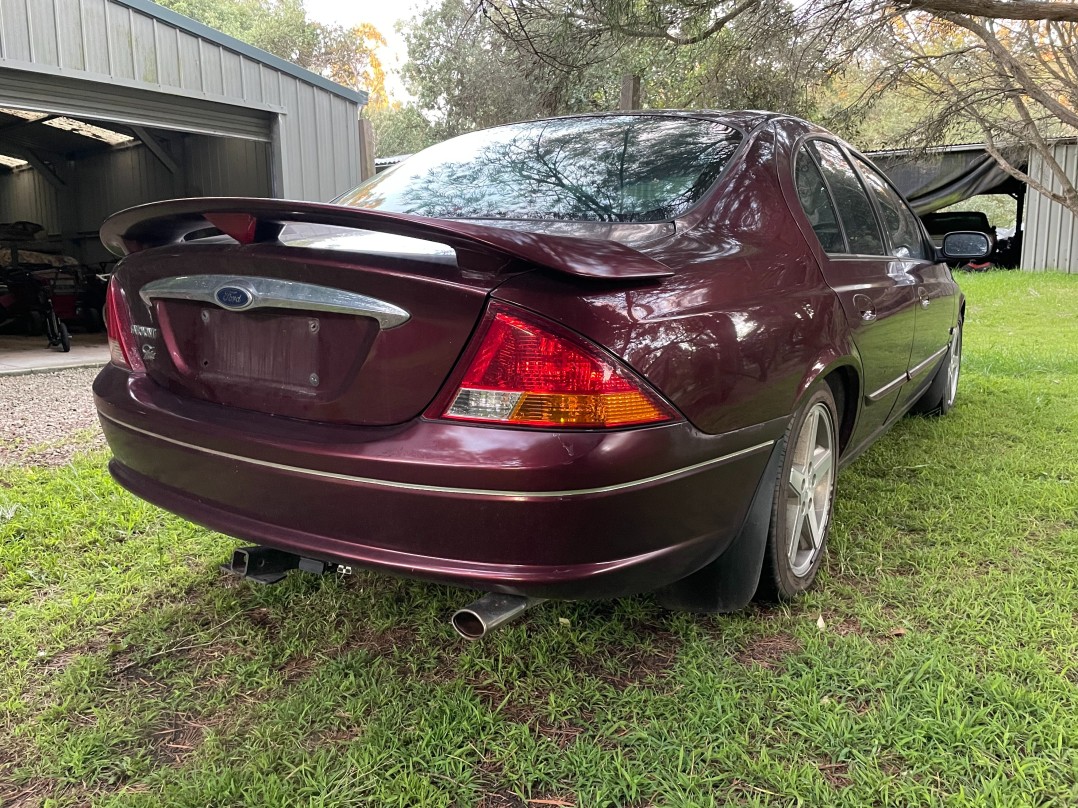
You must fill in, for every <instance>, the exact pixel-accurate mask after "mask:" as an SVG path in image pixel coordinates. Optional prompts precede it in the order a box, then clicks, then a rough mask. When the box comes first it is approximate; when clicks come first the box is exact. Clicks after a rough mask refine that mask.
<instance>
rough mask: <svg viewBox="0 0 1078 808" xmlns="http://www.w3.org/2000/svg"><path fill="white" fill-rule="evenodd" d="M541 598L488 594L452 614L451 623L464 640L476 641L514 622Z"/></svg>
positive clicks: (540, 601) (541, 600) (541, 599)
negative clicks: (511, 621)
mask: <svg viewBox="0 0 1078 808" xmlns="http://www.w3.org/2000/svg"><path fill="white" fill-rule="evenodd" d="M543 600H544V599H543V598H526V597H523V596H522V595H502V594H500V593H498V592H489V593H487V594H486V595H483V597H481V598H479V600H477V601H474V602H472V603H469V604H468V605H467V606H465V607H464V608H463V609H457V611H456V612H454V613H453V617H452V620H451V622H452V623H453V628H454V629H456V631H457V634H459V635H460V636H462V637H463V638H464V639H466V640H478V639H479V638H481V637H485V636H486V635H487V634H489V633H490V632H492V631H494V630H495V629H496V628H500V627H501V626H504V625H505V624H506V623H508V622H509V621H510V620H515V619H516V618H518V617H520V615H522V614H524V612H526V611H527V610H528V609H530V608H531V607H532V606H536V605H538V604H540V603H542V602H543Z"/></svg>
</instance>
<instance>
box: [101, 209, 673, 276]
mask: <svg viewBox="0 0 1078 808" xmlns="http://www.w3.org/2000/svg"><path fill="white" fill-rule="evenodd" d="M291 222H295V223H305V224H321V225H331V226H334V227H349V228H354V229H356V230H372V231H377V232H379V233H389V234H392V235H398V236H408V237H411V238H418V239H424V240H427V241H434V242H438V243H440V244H445V245H446V246H449V247H452V248H453V249H454V250H455V251H456V252H457V254H458V257H459V256H461V254H466V255H469V256H470V257H471V259H472V261H471V262H474V261H475V260H476V259H479V265H480V266H483V267H486V268H491V269H493V268H494V267H492V266H491V264H492V261H496V262H497V263H498V268H500V266H501V265H504V264H505V263H506V261H508V260H509V259H513V258H517V259H521V260H523V261H528V262H531V263H534V264H538V265H540V266H543V267H547V268H549V269H553V270H557V271H559V272H564V273H566V274H569V275H575V276H578V277H584V278H605V279H609V280H636V279H643V278H665V277H668V276H670V275H673V274H674V273H673V271H672V270H671V269H670V267H668V266H666V264H663V263H661V262H659V261H657V260H655V259H654V258H649V257H648V256H647V255H644V254H643V253H641V252H639V251H637V250H634V249H633V248H632V247H628V246H626V245H624V244H621V243H619V242H616V241H607V240H602V239H589V238H574V237H571V236H553V235H547V234H544V233H528V232H524V231H521V230H510V229H508V228H503V227H491V226H489V225H480V224H472V223H470V222H463V221H457V220H455V219H430V218H427V217H424V216H411V215H408V214H404V213H386V212H384V211H379V210H367V209H364V208H348V207H343V206H340V205H326V204H321V203H317V202H295V201H291V200H284V199H244V198H238V197H237V198H230V197H216V198H215V197H206V198H198V199H175V200H171V201H168V202H152V203H150V204H148V205H139V206H138V207H135V208H128V209H127V210H124V211H121V212H119V213H117V214H115V215H113V216H110V217H109V218H108V219H106V220H105V223H104V224H103V225H102V226H101V241H102V243H103V244H104V245H105V246H106V247H107V248H108V249H109V250H110V251H111V252H113V253H114V254H116V255H118V256H123V255H128V254H130V253H134V252H139V251H140V250H147V249H150V248H151V247H160V246H163V245H167V244H175V243H177V242H180V241H181V240H183V238H184V237H185V236H186V235H188V234H189V233H194V232H197V231H199V230H205V229H207V228H211V227H212V228H217V229H218V230H220V231H222V232H223V233H225V234H227V235H229V236H231V237H232V238H234V239H236V240H237V241H239V242H240V243H241V244H254V243H265V242H269V243H272V242H275V241H277V238H278V236H279V235H280V233H281V230H282V229H284V226H285V225H286V224H289V223H291ZM471 262H469V263H471Z"/></svg>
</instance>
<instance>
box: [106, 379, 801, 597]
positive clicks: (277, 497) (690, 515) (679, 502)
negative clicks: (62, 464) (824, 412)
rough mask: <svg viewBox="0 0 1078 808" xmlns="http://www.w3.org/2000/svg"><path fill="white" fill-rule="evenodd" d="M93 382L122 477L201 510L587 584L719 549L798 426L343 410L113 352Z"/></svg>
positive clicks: (395, 552)
mask: <svg viewBox="0 0 1078 808" xmlns="http://www.w3.org/2000/svg"><path fill="white" fill-rule="evenodd" d="M94 392H95V397H96V400H97V405H98V410H99V412H100V415H101V423H102V427H103V429H104V432H105V436H106V439H107V440H108V443H109V445H110V447H111V448H112V451H113V453H114V455H115V458H114V459H113V460H112V462H111V463H110V466H109V468H110V471H111V472H112V474H113V476H114V477H115V478H116V480H117V481H118V482H119V483H120V484H121V485H123V486H124V487H125V488H127V489H128V490H130V491H132V492H133V493H135V494H136V495H138V496H140V497H142V498H143V499H146V500H148V501H150V502H153V503H155V504H157V505H160V506H161V507H163V508H165V509H166V510H169V511H172V512H174V513H177V514H179V515H181V516H184V517H186V518H188V519H190V520H191V521H194V522H197V523H199V524H202V525H205V526H207V527H210V528H212V529H214V530H218V531H220V532H222V533H226V534H228V535H231V536H235V537H237V538H241V539H243V540H246V541H250V542H253V543H257V544H262V545H267V546H270V547H277V548H279V549H283V550H287V551H289V552H293V553H297V554H300V555H304V556H308V557H312V558H319V559H323V560H327V561H334V562H337V563H347V564H352V565H358V566H363V567H370V568H374V569H379V570H384V571H387V572H390V573H394V574H398V575H403V576H407V577H414V578H424V579H429V580H434V581H440V582H444V583H450V584H456V585H460V586H466V587H471V588H476V589H486V590H492V591H500V592H509V593H514V594H523V595H531V596H537V597H553V598H572V599H583V598H595V597H611V596H617V595H624V594H630V593H634V592H641V591H647V590H651V589H655V588H658V587H660V586H663V585H665V584H667V583H670V582H673V581H675V580H678V579H680V578H682V577H684V576H685V575H688V574H690V573H691V572H693V571H695V570H696V569H698V568H699V567H701V566H703V565H704V564H706V563H707V562H708V561H710V560H711V559H712V558H714V557H715V556H717V555H718V553H719V552H721V551H722V550H723V549H724V548H725V547H726V545H727V544H728V543H729V541H730V540H731V539H732V538H733V536H734V535H736V533H737V530H738V529H739V528H740V525H741V523H742V521H743V520H744V518H745V514H746V511H747V508H748V505H749V503H750V501H751V500H752V496H753V494H754V492H755V490H756V487H757V485H758V483H759V481H760V477H761V475H762V473H763V469H764V467H765V465H766V463H767V460H768V457H769V455H770V451H771V447H772V445H773V442H774V440H775V438H777V437H778V436H779V435H781V432H782V429H783V428H784V427H785V424H784V423H776V422H772V423H770V424H764V425H761V426H759V427H754V428H752V429H748V430H741V431H739V432H736V433H731V434H729V435H721V436H710V435H704V434H702V433H699V432H698V431H696V430H695V429H693V428H692V427H691V426H690V425H688V424H675V425H670V426H663V427H654V428H647V429H635V430H624V431H619V432H605V433H599V432H591V433H572V434H569V433H550V432H538V431H526V430H507V429H498V428H490V427H482V426H478V427H477V426H472V425H460V424H452V423H441V422H430V421H422V420H417V421H413V422H410V423H408V424H404V425H401V426H398V427H392V428H384V427H383V428H376V429H369V428H359V427H342V426H329V425H322V424H310V423H304V422H299V421H290V420H285V419H278V418H274V417H272V416H267V415H260V414H257V413H249V412H243V411H239V410H234V409H229V408H225V407H220V406H217V405H211V404H206V403H203V402H198V401H193V400H191V399H187V398H182V397H179V396H175V395H173V394H171V393H169V392H167V391H165V390H164V389H162V388H160V387H158V386H157V385H156V384H154V383H153V382H152V381H150V380H149V379H146V378H144V377H139V376H133V375H131V374H129V373H126V372H124V371H122V370H119V369H117V368H113V367H109V368H106V369H105V370H104V371H102V373H101V375H100V376H99V377H98V379H97V381H96V382H95V384H94Z"/></svg>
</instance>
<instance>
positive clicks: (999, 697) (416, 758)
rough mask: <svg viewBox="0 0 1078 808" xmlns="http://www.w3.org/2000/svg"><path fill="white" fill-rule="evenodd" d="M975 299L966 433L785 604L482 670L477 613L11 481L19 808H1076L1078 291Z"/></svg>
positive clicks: (975, 295) (903, 442) (96, 479)
mask: <svg viewBox="0 0 1078 808" xmlns="http://www.w3.org/2000/svg"><path fill="white" fill-rule="evenodd" d="M960 280H961V283H962V285H963V287H964V288H965V291H966V294H967V296H968V299H969V307H968V322H967V329H966V361H965V369H964V373H963V377H962V384H961V389H960V394H959V404H958V406H957V407H956V409H955V410H954V411H953V412H952V413H951V414H950V415H949V416H947V417H946V418H943V419H940V420H933V419H923V418H907V419H904V420H903V421H902V422H901V423H899V424H898V425H897V426H896V428H895V429H894V430H893V431H892V432H891V433H890V434H889V435H888V436H887V437H886V438H884V439H883V440H882V441H881V442H880V443H878V444H877V445H876V446H875V447H874V448H873V449H872V450H870V451H869V452H868V453H867V454H866V455H864V456H863V457H862V458H861V459H859V460H858V461H857V462H856V463H855V464H854V465H853V466H852V467H851V468H850V469H848V470H847V471H846V472H844V473H843V475H842V477H841V478H840V480H839V496H838V506H837V513H836V516H835V523H834V527H833V531H832V534H831V554H830V558H829V560H828V562H827V565H826V568H825V569H824V570H823V572H822V574H821V577H820V581H819V583H818V585H817V587H816V589H815V590H814V591H813V592H812V593H810V594H809V595H808V596H807V597H805V598H804V599H802V600H800V601H798V602H796V603H794V604H791V605H789V606H784V607H774V608H753V609H750V610H748V611H746V612H744V613H742V614H738V615H733V616H720V617H703V618H701V617H692V616H688V615H679V614H669V613H666V612H663V611H662V610H660V609H659V608H658V607H657V606H656V605H655V604H654V603H653V602H652V601H651V600H650V599H647V598H633V599H627V600H623V601H618V602H605V603H575V604H573V603H548V604H546V605H544V606H542V607H540V608H537V609H535V610H533V611H531V612H529V613H528V614H527V615H526V616H525V617H524V618H523V619H522V620H520V621H519V622H517V623H514V624H512V625H510V626H509V627H507V628H506V629H504V630H502V631H501V632H499V633H497V634H495V635H492V636H491V637H489V638H487V639H485V640H483V641H481V642H478V643H472V644H467V643H465V642H463V641H461V640H459V639H458V638H457V637H456V635H455V634H454V633H453V631H452V629H451V628H450V627H449V624H448V622H447V619H448V617H449V615H450V613H451V612H452V610H453V609H454V608H455V607H457V606H459V605H461V604H463V603H464V602H466V601H467V600H468V599H469V595H468V594H467V593H464V592H461V591H457V590H452V589H449V588H445V587H439V586H433V585H429V584H422V583H414V582H408V581H400V580H395V579H392V578H388V577H382V576H378V575H368V574H360V575H356V576H353V577H352V578H346V579H336V578H332V577H326V578H315V577H312V576H303V575H298V574H293V575H292V576H291V577H290V578H289V579H288V580H287V581H286V582H285V583H283V584H281V585H278V586H275V587H259V586H254V585H250V584H247V583H242V582H236V581H233V580H230V579H228V578H226V577H225V576H222V574H220V573H219V572H218V571H217V566H216V565H217V564H218V563H220V562H222V561H223V560H225V559H226V557H227V556H228V554H229V553H230V551H231V548H232V547H233V546H234V543H233V542H231V541H230V540H226V539H224V538H222V537H221V536H218V535H215V534H212V533H209V532H207V531H205V530H202V529H200V528H196V527H193V526H191V525H189V524H187V523H185V522H183V521H182V520H180V519H177V518H174V517H172V516H170V515H168V514H166V513H164V512H163V511H160V510H158V509H156V508H154V507H152V506H150V505H146V504H144V503H142V502H140V501H139V500H137V499H135V498H134V497H132V496H130V495H128V494H126V493H124V492H122V491H121V490H120V489H119V488H118V487H117V486H116V485H114V484H113V483H112V482H111V481H110V479H109V477H108V475H107V473H106V472H105V469H104V464H105V456H104V455H102V454H93V455H89V456H82V457H80V458H79V459H78V460H77V461H76V462H75V463H74V464H73V465H71V466H69V467H66V468H62V469H58V470H38V469H33V468H27V469H10V468H9V469H7V470H3V471H0V658H2V659H3V660H4V662H3V675H2V676H0V804H3V805H23V804H26V805H37V804H39V803H41V804H48V805H83V804H87V803H94V804H100V805H138V806H141V805H145V806H152V807H153V808H159V807H160V806H165V805H167V806H172V805H190V806H205V805H233V804H240V803H245V804H249V805H291V804H301V803H302V804H310V805H327V806H329V805H372V806H383V805H385V806H394V805H400V806H412V805H416V806H428V805H430V806H439V805H457V806H473V805H481V806H487V807H488V808H493V807H494V806H511V805H514V806H515V805H528V804H531V805H540V806H551V805H553V806H568V805H574V806H619V807H620V806H650V805H656V806H658V805H664V806H665V805H669V806H697V805H700V806H704V805H739V806H740V805H775V806H786V805H794V804H797V805H804V806H829V805H846V806H866V805H895V806H921V805H941V806H963V805H976V806H1016V805H1031V806H1032V805H1036V806H1048V805H1058V806H1074V805H1078V277H1075V276H1071V277H1067V276H1059V275H1026V274H1018V273H998V274H987V275H978V276H963V277H962V278H961V279H960ZM821 617H822V622H821Z"/></svg>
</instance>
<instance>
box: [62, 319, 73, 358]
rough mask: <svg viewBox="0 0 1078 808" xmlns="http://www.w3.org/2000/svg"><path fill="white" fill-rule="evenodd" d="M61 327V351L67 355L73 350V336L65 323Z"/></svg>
mask: <svg viewBox="0 0 1078 808" xmlns="http://www.w3.org/2000/svg"><path fill="white" fill-rule="evenodd" d="M59 325H60V350H61V351H63V352H64V353H67V352H68V351H70V350H71V334H69V333H68V330H67V326H66V325H64V324H63V323H59Z"/></svg>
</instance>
